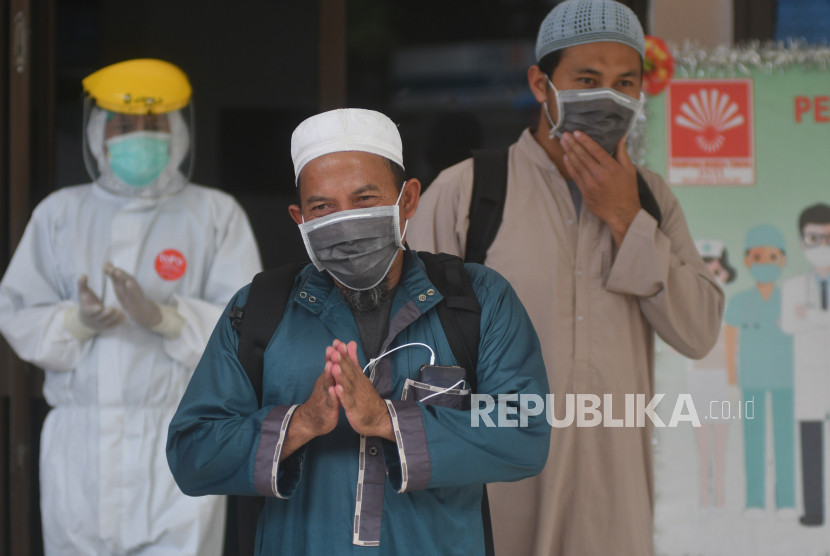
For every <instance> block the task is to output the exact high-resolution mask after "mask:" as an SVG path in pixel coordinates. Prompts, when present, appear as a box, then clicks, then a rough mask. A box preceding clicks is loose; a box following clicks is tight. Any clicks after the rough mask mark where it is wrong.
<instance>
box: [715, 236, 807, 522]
mask: <svg viewBox="0 0 830 556" xmlns="http://www.w3.org/2000/svg"><path fill="white" fill-rule="evenodd" d="M786 263H787V256H786V245H785V241H784V235H783V234H782V233H781V231H780V230H779V229H778V228H776V227H775V226H772V225H770V224H761V225H759V226H755V227H754V228H752V229H751V230H749V232H748V233H747V234H746V252H745V256H744V264H745V265H746V267H747V268H748V269H749V272H750V273H751V274H752V277H753V278H754V279H755V280H756V282H757V284H756V286H755V287H754V288H751V289H749V290H746V291H743V292H740V293H738V294H736V295H735V296H734V297H732V299H731V300H730V302H729V306H728V307H727V309H726V316H725V321H726V362H727V370H728V373H729V384H736V383H739V384H740V387H741V391H742V394H743V400H744V402H753V405H754V412H753V414H752V415H746V416H745V417H744V419H743V426H744V456H745V457H744V465H745V469H746V508H747V511H746V513H745V515H746V517H747V518H749V519H762V518H763V517H765V516H766V512H765V511H764V507H765V500H764V492H765V489H764V487H765V484H766V480H765V478H766V457H765V455H766V446H765V443H766V415H767V411H768V410H771V412H772V423H773V425H772V427H773V430H772V432H773V439H774V440H773V444H774V448H775V449H774V453H775V494H776V502H777V504H776V505H777V508H778V512H779V516H780V517H782V518H785V519H788V518H790V517H793V518H794V517H795V515H796V514H795V453H794V452H795V446H794V422H793V341H792V336H790V335H788V334H785V333H784V332H782V331H781V328H779V319H780V317H781V290H780V289H779V288H778V287H777V286H776V281H777V280H778V278H779V277H780V276H781V271H782V269H783V268H784V265H785V264H786ZM767 392H769V393H770V394H771V397H772V407H771V408H769V409H768V408H767Z"/></svg>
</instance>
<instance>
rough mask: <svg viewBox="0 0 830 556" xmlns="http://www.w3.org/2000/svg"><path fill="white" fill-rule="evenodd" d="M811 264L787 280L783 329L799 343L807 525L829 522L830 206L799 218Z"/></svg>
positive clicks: (797, 357) (797, 374) (798, 403)
mask: <svg viewBox="0 0 830 556" xmlns="http://www.w3.org/2000/svg"><path fill="white" fill-rule="evenodd" d="M798 228H799V231H800V232H801V248H802V249H803V250H804V255H805V256H806V257H807V260H809V261H810V264H811V265H812V267H813V268H812V269H811V270H810V272H808V273H807V274H803V275H801V276H796V277H795V278H791V279H789V280H787V281H786V282H785V283H784V286H783V287H782V295H781V328H782V330H783V331H784V332H786V333H788V334H792V335H793V338H794V347H795V359H794V370H795V402H796V403H795V418H796V419H797V420H798V423H799V428H800V433H801V480H802V488H803V489H804V515H803V516H802V517H801V520H800V521H801V523H802V524H803V525H812V526H816V525H822V524H823V523H824V503H823V502H824V461H823V460H824V458H823V455H824V445H823V442H822V440H823V437H824V423H823V421H824V419H825V418H826V417H827V414H828V411H829V410H830V206H828V205H825V204H816V205H813V206H811V207H808V208H806V209H805V210H804V211H803V212H802V213H801V217H800V218H799V221H798Z"/></svg>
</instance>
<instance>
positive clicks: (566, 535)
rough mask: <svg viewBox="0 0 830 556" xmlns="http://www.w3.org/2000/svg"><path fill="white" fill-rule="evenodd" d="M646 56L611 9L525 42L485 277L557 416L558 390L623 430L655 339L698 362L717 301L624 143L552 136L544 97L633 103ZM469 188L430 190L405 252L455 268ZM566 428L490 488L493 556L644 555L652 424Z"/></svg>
mask: <svg viewBox="0 0 830 556" xmlns="http://www.w3.org/2000/svg"><path fill="white" fill-rule="evenodd" d="M580 12H581V13H580ZM580 16H582V17H581V18H580ZM574 21H576V22H579V21H582V23H581V24H580V25H582V27H581V29H576V28H575V27H574V26H575V25H577V23H574ZM609 21H610V22H612V24H611V25H610V28H611V29H610V30H609V25H608V24H607V22H609ZM621 21H622V23H620V22H621ZM569 22H570V23H569ZM597 22H600V23H597ZM614 22H616V25H617V28H616V29H614ZM568 25H571V27H568ZM591 25H594V26H595V28H594V29H593V30H592V29H591ZM586 26H587V27H586ZM597 27H602V29H599V30H597V29H596V28H597ZM586 29H587V30H586ZM615 33H616V34H615ZM644 50H645V46H644V39H643V34H642V28H641V26H640V24H639V22H638V21H637V19H636V16H635V15H634V14H633V12H631V11H630V10H629V9H628V8H626V7H624V6H622V5H621V4H617V3H616V2H612V1H611V0H591V1H590V2H588V3H586V2H584V1H580V2H577V1H576V0H568V1H566V2H564V3H562V4H560V5H559V6H557V7H556V8H555V9H554V10H553V11H552V12H551V14H550V15H549V16H548V18H547V19H546V20H545V22H544V23H543V24H542V28H541V30H540V33H539V41H538V43H537V60H539V65H537V66H532V67H531V68H530V70H529V72H528V77H529V82H530V87H531V89H532V91H533V94H534V95H535V97H536V99H537V100H538V101H539V103H540V104H542V109H541V110H542V111H541V118H540V123H539V126H538V129H535V130H532V129H528V130H525V132H524V133H523V134H522V135H521V137H520V138H519V141H518V142H517V143H515V144H514V145H512V146H511V147H510V149H509V158H508V176H507V198H506V202H505V207H504V215H503V220H502V223H501V226H500V228H499V231H498V234H497V235H496V237H495V240H494V242H493V244H492V246H491V247H490V248H489V250H488V251H487V256H486V261H485V264H486V265H487V266H489V267H491V268H493V269H495V270H497V271H498V272H500V273H501V274H502V275H503V276H505V277H506V278H507V279H508V280H509V281H510V283H511V284H512V285H513V287H514V288H515V290H516V291H517V292H518V294H519V297H520V298H521V300H522V302H523V303H524V305H525V307H526V308H527V310H528V313H529V314H530V317H531V319H532V320H533V324H534V325H535V327H536V330H537V332H538V334H539V338H540V340H541V342H542V346H543V352H544V358H545V363H546V367H547V372H548V377H549V380H550V385H551V391H552V392H553V393H554V394H555V402H556V405H555V411H554V415H555V416H556V417H557V418H559V419H562V418H564V417H565V395H566V394H569V393H574V394H595V395H597V396H599V397H600V399H602V400H603V405H607V402H606V401H605V398H604V395H606V394H611V395H612V396H613V401H614V402H615V403H613V417H614V418H615V419H622V418H623V417H624V415H625V407H624V405H625V401H626V397H625V394H645V400H646V403H648V401H650V400H651V398H652V396H653V395H654V394H655V392H654V357H653V353H654V333H655V332H657V333H658V334H660V336H661V337H662V338H663V339H664V340H665V341H666V342H667V343H668V344H670V345H671V346H673V347H674V348H675V349H677V350H678V351H679V352H680V353H682V354H683V355H686V356H687V357H691V358H701V357H704V356H705V355H706V354H707V353H708V352H709V351H710V349H711V348H712V346H713V345H714V344H715V342H716V340H717V338H718V333H719V330H720V324H721V318H722V315H723V305H724V299H723V293H722V291H721V289H720V288H719V286H718V285H717V283H716V281H715V279H714V277H713V276H712V274H711V273H710V272H709V270H708V268H707V267H706V265H705V264H704V263H703V261H702V260H701V258H700V256H699V255H698V252H697V249H696V247H695V244H694V242H693V240H692V238H691V236H690V234H689V230H688V227H687V225H686V220H685V218H684V216H683V212H682V210H681V208H680V205H679V203H678V201H677V199H676V198H675V197H674V195H673V194H672V192H671V190H670V189H669V187H668V186H667V185H666V183H665V182H664V181H663V179H662V178H661V177H660V176H659V175H657V174H655V173H653V172H650V171H648V170H645V169H643V168H635V166H634V164H633V163H632V162H631V160H630V159H629V157H628V155H627V153H626V150H625V139H624V138H623V139H622V140H620V141H619V142H618V143H616V148H614V144H613V143H612V147H611V148H612V149H613V154H609V153H608V152H607V150H604V149H603V147H601V146H600V144H599V143H598V142H597V141H595V140H593V139H591V137H589V135H588V134H589V133H590V134H591V136H593V137H594V138H595V139H599V141H600V142H602V141H603V139H605V138H603V137H602V136H601V134H600V135H597V132H596V129H591V128H590V126H587V127H585V128H583V129H582V131H583V133H580V132H579V131H574V132H567V131H566V132H564V133H561V132H560V133H557V134H555V133H552V128H553V126H554V125H556V124H553V122H557V124H559V123H560V122H559V114H558V111H559V110H558V107H557V96H556V95H557V93H556V92H555V91H554V89H553V86H555V88H556V90H558V91H560V92H561V91H566V90H572V89H598V90H599V89H601V90H603V91H607V90H608V89H613V90H615V91H617V92H621V93H623V94H625V95H628V96H629V97H631V98H633V99H639V98H640V90H641V84H642V80H641V79H642V56H643V53H644ZM549 77H550V81H548V78H549ZM543 103H545V104H543ZM546 107H549V108H550V111H549V115H548V114H546V111H545V110H546ZM565 111H566V110H563V112H565ZM548 116H549V117H548ZM556 127H557V128H558V127H559V126H558V125H556ZM577 129H579V128H577ZM606 142H607V141H606ZM637 170H639V172H640V173H641V175H642V176H643V178H644V179H645V182H646V183H647V185H648V188H649V189H650V190H651V193H652V195H653V198H654V200H656V203H657V205H658V206H659V209H660V210H659V212H660V215H661V217H662V218H661V222H660V224H659V226H658V222H657V220H656V219H655V217H653V216H652V215H651V214H649V213H648V212H647V211H646V210H644V209H643V208H642V207H641V203H640V197H639V195H638V188H637ZM567 180H571V183H570V185H569V183H568V181H567ZM472 186H473V161H472V160H471V159H470V160H466V161H464V162H461V163H460V164H457V165H455V166H453V167H451V168H448V169H447V170H445V171H443V172H442V173H441V174H440V175H439V176H438V178H436V180H435V182H433V184H432V185H431V186H430V187H429V188H428V189H427V191H426V193H425V194H424V196H423V197H422V198H421V204H420V207H419V210H418V213H417V214H416V216H415V218H414V219H413V220H412V221H411V224H410V226H409V236H408V240H409V242H410V244H411V246H412V247H413V248H414V249H419V250H428V251H434V252H445V253H452V254H455V255H459V256H461V257H464V255H465V249H466V238H467V230H468V226H469V208H470V200H471V196H472ZM577 207H578V209H577ZM663 403H664V405H669V407H672V406H673V404H674V403H675V400H666V401H664V402H663ZM661 407H662V406H661ZM605 409H606V410H607V408H605ZM574 423H575V421H574ZM574 423H572V424H571V425H570V426H567V427H565V428H555V429H554V430H553V434H552V435H551V445H550V457H549V458H548V463H547V466H546V468H545V470H544V471H543V472H542V474H540V475H538V476H536V477H533V478H530V479H525V480H523V481H521V482H518V483H498V484H492V485H489V487H488V492H489V497H490V506H491V512H492V521H493V532H494V536H495V548H496V554H497V555H500V556H507V555H511V556H512V555H522V556H523V555H528V556H610V555H620V556H642V555H650V554H653V510H654V481H653V478H654V473H653V465H652V450H651V441H652V423H651V421H650V420H649V419H648V418H646V419H645V426H642V427H620V428H616V427H615V428H611V427H607V418H606V423H605V424H603V425H600V426H597V427H591V428H586V427H580V428H577V427H576V425H575V424H574Z"/></svg>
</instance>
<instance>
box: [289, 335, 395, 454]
mask: <svg viewBox="0 0 830 556" xmlns="http://www.w3.org/2000/svg"><path fill="white" fill-rule="evenodd" d="M341 407H342V408H343V410H344V411H345V413H346V418H347V419H348V420H349V424H350V425H351V426H352V428H353V429H354V430H355V432H357V433H358V434H361V435H364V436H379V437H381V438H385V439H387V440H392V441H394V440H395V432H394V429H393V428H392V419H391V418H390V417H389V410H388V409H387V406H386V402H385V401H383V398H381V397H380V394H378V393H377V390H375V387H374V386H373V385H372V382H371V381H370V380H369V378H368V377H367V376H366V375H365V374H364V373H363V370H362V369H361V368H360V365H359V364H358V363H357V344H356V343H355V342H349V343H348V344H344V343H343V342H341V341H340V340H335V341H334V343H333V344H332V345H331V346H329V347H327V348H326V363H325V367H324V368H323V372H322V374H320V376H319V377H318V378H317V382H315V383H314V390H312V392H311V396H310V397H309V398H308V400H307V401H306V402H305V403H304V404H302V405H301V406H299V407H298V408H297V409H296V411H295V414H294V417H293V418H292V419H291V425H290V426H289V427H288V434H287V438H286V440H285V442H284V444H283V451H282V456H281V459H285V458H286V457H288V456H289V455H291V454H292V453H293V452H295V451H296V450H297V449H299V448H300V447H301V446H303V445H304V444H306V443H307V442H309V441H310V440H311V439H313V438H315V437H317V436H323V435H324V434H328V433H330V432H331V431H333V430H334V427H336V426H337V421H338V419H339V417H340V408H341Z"/></svg>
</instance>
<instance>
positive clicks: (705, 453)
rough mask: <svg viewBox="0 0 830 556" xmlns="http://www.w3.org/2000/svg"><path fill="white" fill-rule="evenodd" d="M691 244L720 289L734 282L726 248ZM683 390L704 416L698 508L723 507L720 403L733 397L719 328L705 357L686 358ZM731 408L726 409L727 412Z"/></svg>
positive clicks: (724, 430) (725, 428)
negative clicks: (686, 391)
mask: <svg viewBox="0 0 830 556" xmlns="http://www.w3.org/2000/svg"><path fill="white" fill-rule="evenodd" d="M695 245H696V246H697V251H698V253H700V256H701V257H702V258H703V262H705V263H706V265H707V266H708V267H709V270H711V271H712V274H714V276H715V278H716V279H717V281H718V282H719V283H720V285H721V286H723V285H724V284H728V283H729V282H732V281H733V280H734V279H735V275H736V272H735V269H734V268H733V267H732V266H731V265H730V264H729V258H728V254H727V252H726V246H725V245H724V243H723V242H722V241H718V240H709V239H707V240H698V241H695ZM686 388H687V389H688V393H689V394H690V395H691V396H692V402H693V403H694V406H695V408H696V409H697V411H698V413H699V414H702V415H705V416H706V417H707V418H706V419H702V420H701V426H700V427H697V428H696V429H695V434H696V436H697V448H698V458H699V464H700V505H701V506H702V507H704V508H709V507H711V506H712V505H714V506H715V507H716V508H723V507H724V504H725V503H726V496H725V493H726V488H725V477H726V440H727V437H728V434H729V420H727V419H723V418H722V417H723V411H722V410H723V407H722V404H723V402H725V401H729V400H730V399H731V398H732V397H733V396H730V391H729V382H728V380H727V372H726V332H725V330H724V329H721V333H720V337H719V338H718V343H717V344H715V347H714V348H712V351H710V352H709V354H708V355H707V356H706V357H704V358H703V359H700V360H697V361H695V360H693V359H687V363H686ZM735 397H737V396H735ZM731 409H732V408H731V406H730V413H731ZM736 411H737V409H736ZM713 494H714V496H712V495H713Z"/></svg>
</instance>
